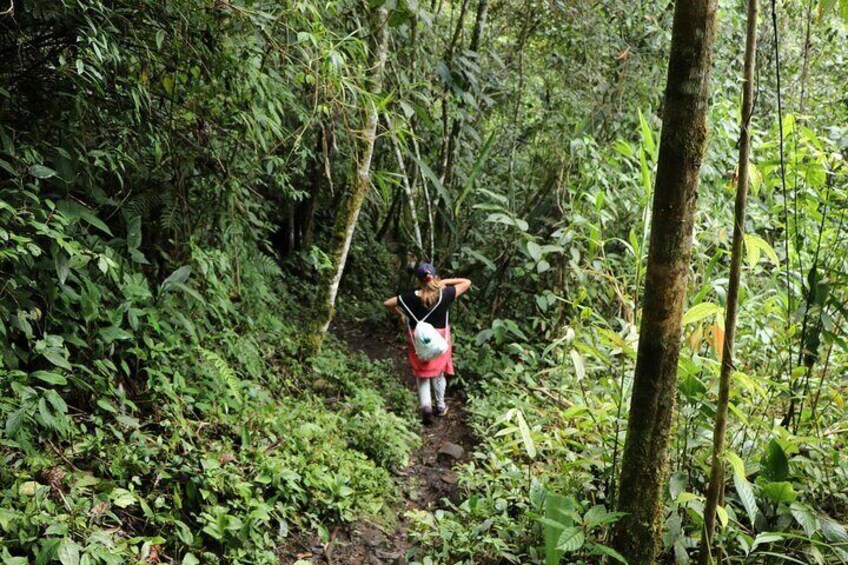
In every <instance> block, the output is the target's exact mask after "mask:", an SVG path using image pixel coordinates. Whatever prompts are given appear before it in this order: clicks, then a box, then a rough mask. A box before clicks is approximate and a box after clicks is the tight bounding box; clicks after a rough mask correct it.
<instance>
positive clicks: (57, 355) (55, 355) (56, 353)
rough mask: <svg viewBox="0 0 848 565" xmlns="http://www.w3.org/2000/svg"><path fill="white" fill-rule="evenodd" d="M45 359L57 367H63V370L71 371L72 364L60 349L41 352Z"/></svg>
mask: <svg viewBox="0 0 848 565" xmlns="http://www.w3.org/2000/svg"><path fill="white" fill-rule="evenodd" d="M41 354H42V355H43V356H44V358H45V359H47V360H48V361H50V362H51V363H53V364H54V365H56V366H57V367H61V368H62V369H67V370H69V371H70V370H71V364H70V363H69V362H68V360H67V359H66V358H65V356H64V355H63V352H62V351H60V350H58V349H45V350H44V351H42V352H41Z"/></svg>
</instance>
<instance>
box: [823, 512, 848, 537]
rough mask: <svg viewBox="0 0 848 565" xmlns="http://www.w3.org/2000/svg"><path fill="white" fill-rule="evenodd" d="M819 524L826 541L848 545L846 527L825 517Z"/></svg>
mask: <svg viewBox="0 0 848 565" xmlns="http://www.w3.org/2000/svg"><path fill="white" fill-rule="evenodd" d="M819 522H820V524H821V531H822V534H824V537H825V539H826V540H828V541H830V542H833V543H848V533H847V532H846V531H845V526H843V525H842V524H840V523H839V522H834V521H833V520H831V519H830V518H824V517H822V518H820V519H819Z"/></svg>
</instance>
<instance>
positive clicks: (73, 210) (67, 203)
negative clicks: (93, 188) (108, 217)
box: [56, 200, 112, 236]
mask: <svg viewBox="0 0 848 565" xmlns="http://www.w3.org/2000/svg"><path fill="white" fill-rule="evenodd" d="M56 206H57V208H59V210H60V211H61V212H62V214H64V215H65V217H66V218H68V219H69V220H72V221H77V220H84V221H85V222H86V223H87V224H89V225H90V226H92V227H94V228H97V229H98V230H100V231H101V232H103V233H105V234H106V235H108V236H111V235H112V230H110V229H109V226H107V225H106V224H105V223H103V220H101V219H100V218H98V217H97V214H95V213H94V212H93V211H92V210H90V209H89V208H87V207H85V206H83V205H82V204H80V203H79V202H74V201H72V200H60V201H59V202H58V203H57V205H56Z"/></svg>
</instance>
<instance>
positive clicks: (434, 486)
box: [298, 322, 474, 565]
mask: <svg viewBox="0 0 848 565" xmlns="http://www.w3.org/2000/svg"><path fill="white" fill-rule="evenodd" d="M333 332H334V333H335V334H336V335H337V336H338V337H340V338H342V339H344V340H345V341H346V342H347V343H348V345H349V346H350V348H351V349H352V350H355V351H362V352H364V353H365V354H366V355H367V356H368V357H369V358H371V359H374V360H382V359H391V360H392V361H393V362H394V365H395V367H396V369H397V374H398V378H402V379H405V381H406V382H407V383H408V385H409V387H410V388H413V387H414V386H415V382H414V378H413V377H412V376H411V374H410V373H409V371H408V369H407V368H406V360H405V355H406V354H405V350H404V347H403V345H402V344H401V343H399V342H398V341H397V339H396V336H395V334H393V333H391V332H389V331H386V330H378V331H376V332H375V331H374V330H373V329H370V328H369V329H367V330H366V329H365V328H364V327H362V326H359V325H357V324H356V323H351V322H347V323H345V322H343V323H338V324H336V326H335V327H334V328H333ZM447 397H448V398H447V404H448V406H449V408H450V410H449V412H448V414H447V416H445V417H443V418H436V419H435V421H434V423H433V424H432V425H430V426H427V427H424V428H422V430H421V447H419V448H418V449H416V450H414V451H413V452H412V453H410V457H409V465H408V466H407V467H406V468H405V469H403V470H401V471H398V473H397V477H398V499H397V500H396V501H395V502H394V504H393V505H392V506H390V507H388V508H386V509H385V511H384V514H383V516H385V517H386V520H385V521H384V522H383V523H376V522H374V521H371V520H365V519H362V520H359V521H357V522H354V523H353V524H350V525H346V526H339V527H337V528H336V529H335V530H334V531H333V532H332V534H331V540H330V542H329V543H327V544H323V545H322V544H320V543H319V542H318V541H317V540H310V541H312V542H314V543H307V544H306V547H304V548H303V549H304V551H303V552H302V553H300V554H299V555H298V557H300V558H302V559H310V560H311V561H312V562H313V563H332V564H336V565H348V564H350V565H353V564H360V563H362V564H365V563H367V564H370V565H383V564H385V565H390V564H405V563H407V558H406V553H407V551H409V550H410V549H412V548H413V546H414V543H413V541H412V540H411V539H410V537H409V535H408V532H407V528H408V526H409V520H408V519H407V518H406V517H405V516H404V514H405V513H406V512H408V511H411V510H430V511H432V510H436V509H438V508H440V507H442V506H443V505H444V500H445V499H447V500H451V501H454V502H458V501H459V497H460V492H459V487H458V486H457V484H456V483H457V479H456V474H455V472H454V471H453V470H452V467H453V466H454V465H456V464H458V463H462V462H464V461H466V460H467V458H468V455H469V452H470V450H471V448H472V447H473V445H474V441H473V438H472V436H471V432H470V430H469V429H468V427H467V426H466V424H465V420H464V414H463V402H462V400H461V399H459V398H457V391H456V390H453V389H451V386H450V383H449V385H448V393H447Z"/></svg>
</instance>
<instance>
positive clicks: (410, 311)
mask: <svg viewBox="0 0 848 565" xmlns="http://www.w3.org/2000/svg"><path fill="white" fill-rule="evenodd" d="M398 302H400V303H401V305H402V306H403V308H404V310H406V313H407V314H409V315H410V316H411V317H412V319H413V320H415V323H416V324H420V323H421V322H423V321H424V320H426V319H427V318H429V317H430V314H432V313H433V312H435V310H436V308H438V307H439V304H441V303H442V289H439V300H438V302H436V304H435V306H433V307H432V308H430V311H429V312H427V315H426V316H424V317H423V318H421V319H420V320H419V319H418V318H416V317H415V314H413V313H412V310H410V309H409V306H407V305H406V302H404V301H403V297H402V296H401V295H399V294H398Z"/></svg>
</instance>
